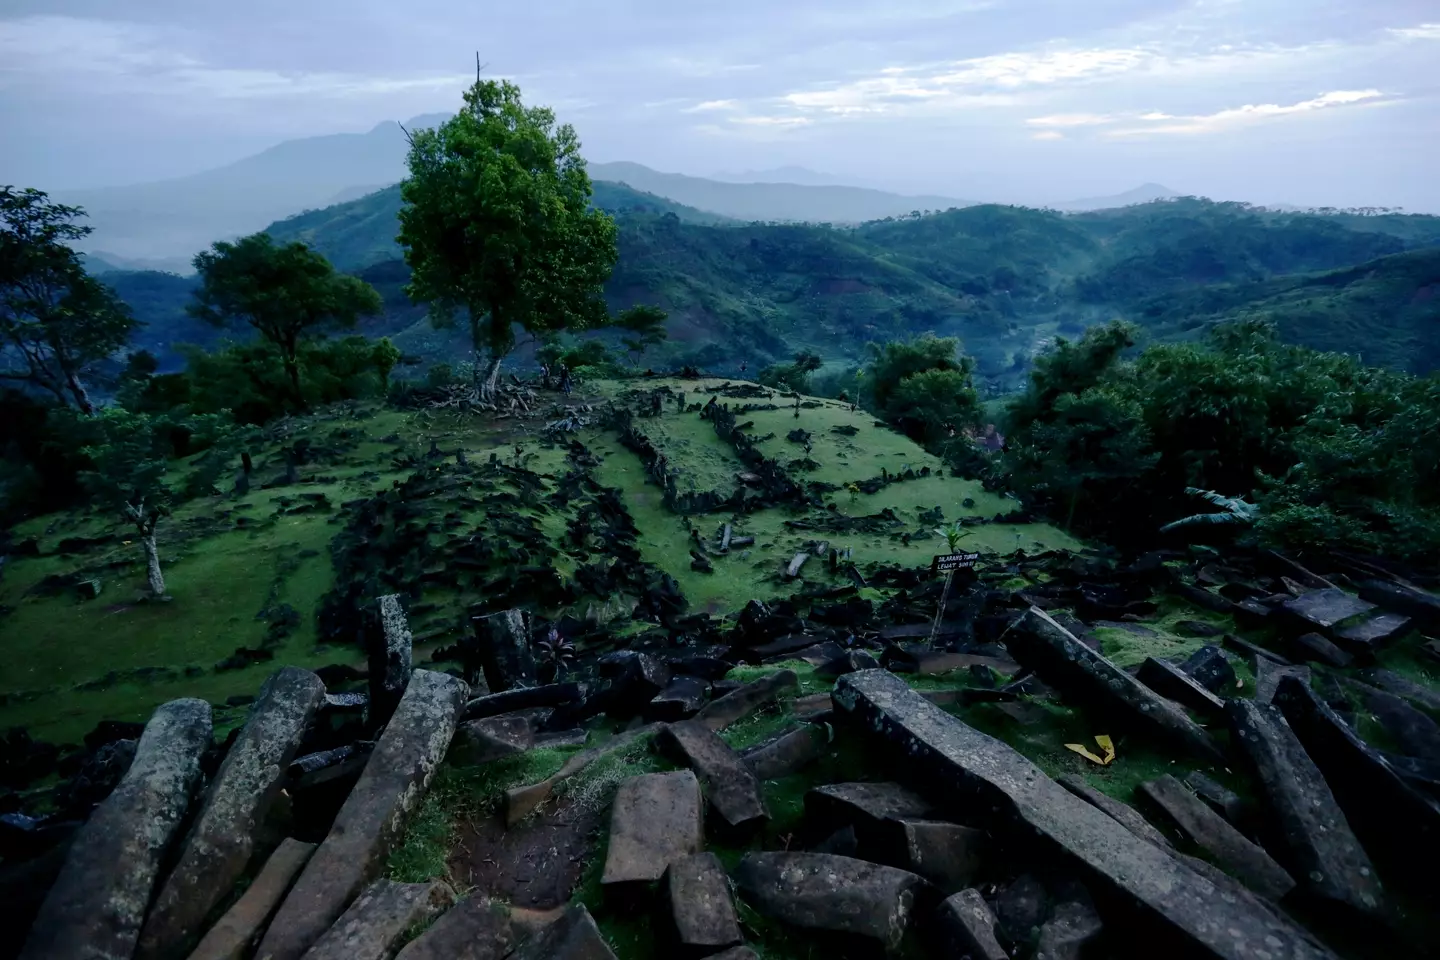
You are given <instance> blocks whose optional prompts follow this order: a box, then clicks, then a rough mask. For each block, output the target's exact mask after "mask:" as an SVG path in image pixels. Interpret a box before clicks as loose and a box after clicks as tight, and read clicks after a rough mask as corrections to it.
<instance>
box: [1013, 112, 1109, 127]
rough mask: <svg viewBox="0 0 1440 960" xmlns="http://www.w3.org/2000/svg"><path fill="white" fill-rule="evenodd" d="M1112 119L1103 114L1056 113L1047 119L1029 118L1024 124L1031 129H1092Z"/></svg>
mask: <svg viewBox="0 0 1440 960" xmlns="http://www.w3.org/2000/svg"><path fill="white" fill-rule="evenodd" d="M1114 119H1115V118H1114V117H1113V116H1110V115H1109V114H1103V113H1057V114H1054V115H1053V116H1049V117H1031V118H1030V119H1029V120H1026V121H1025V122H1026V123H1027V124H1029V125H1030V126H1032V127H1093V126H1095V125H1097V124H1102V123H1111V122H1113V121H1114Z"/></svg>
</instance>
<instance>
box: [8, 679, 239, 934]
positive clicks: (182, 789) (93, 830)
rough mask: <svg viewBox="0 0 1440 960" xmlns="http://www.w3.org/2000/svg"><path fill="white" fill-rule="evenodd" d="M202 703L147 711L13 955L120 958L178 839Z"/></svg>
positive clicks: (206, 717) (197, 751)
mask: <svg viewBox="0 0 1440 960" xmlns="http://www.w3.org/2000/svg"><path fill="white" fill-rule="evenodd" d="M210 732H211V725H210V704H208V703H206V702H205V701H204V700H172V701H170V702H169V703H166V704H163V705H162V706H161V707H160V708H159V709H157V710H156V711H155V714H154V715H153V716H152V717H151V718H150V722H149V723H147V724H145V732H144V733H143V734H141V736H140V742H139V744H138V745H137V746H136V748H135V759H134V761H132V762H131V764H130V769H129V771H128V772H127V773H126V774H125V776H124V778H123V779H122V780H121V781H120V783H119V785H118V786H116V787H115V789H114V791H113V792H112V793H111V794H110V796H109V797H107V798H106V800H105V802H104V803H102V804H100V806H99V807H97V808H96V810H95V812H94V813H93V814H92V815H91V817H90V819H89V820H88V821H86V823H85V825H84V826H83V827H81V828H80V829H79V831H78V832H77V833H76V835H75V839H74V841H73V842H72V843H71V845H70V852H69V854H68V855H67V856H66V858H65V866H64V867H62V868H61V870H60V875H59V877H57V878H56V880H55V885H54V886H52V887H51V888H50V892H49V894H47V895H46V897H45V901H44V902H43V903H42V904H41V905H40V912H39V913H38V914H37V915H36V917H35V921H34V923H33V924H32V925H31V927H30V937H29V939H28V940H27V941H26V942H25V948H24V949H23V950H22V951H21V952H20V957H21V960H111V958H114V960H122V958H123V960H128V958H129V957H131V956H132V955H133V954H134V953H135V946H136V942H137V941H138V940H139V939H140V925H141V922H142V921H143V920H144V919H145V909H146V907H148V906H149V903H150V895H151V893H152V892H153V891H154V890H155V883H156V881H157V880H158V879H159V876H158V875H159V871H160V864H161V861H162V860H163V858H164V857H165V854H166V852H167V851H168V850H169V849H170V848H171V845H172V844H173V843H174V842H175V841H176V840H177V839H178V836H177V834H178V832H179V830H180V826H181V824H182V822H183V821H184V819H185V813H186V811H187V810H188V809H189V807H190V801H191V798H192V797H193V796H194V793H195V790H196V789H197V788H198V787H199V785H200V779H201V772H200V758H201V756H202V755H203V754H204V753H205V750H206V749H207V748H208V747H209V746H210Z"/></svg>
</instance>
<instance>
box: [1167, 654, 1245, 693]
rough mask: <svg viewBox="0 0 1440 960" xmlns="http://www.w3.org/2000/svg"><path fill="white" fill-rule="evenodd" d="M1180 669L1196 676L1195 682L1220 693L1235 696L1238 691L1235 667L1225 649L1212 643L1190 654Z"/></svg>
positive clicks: (1212, 691)
mask: <svg viewBox="0 0 1440 960" xmlns="http://www.w3.org/2000/svg"><path fill="white" fill-rule="evenodd" d="M1180 669H1181V670H1184V671H1185V672H1186V673H1188V674H1189V675H1190V676H1192V677H1194V678H1195V682H1196V683H1198V684H1200V686H1202V687H1204V688H1205V689H1206V690H1209V691H1210V692H1211V693H1213V694H1216V695H1217V696H1218V695H1221V694H1224V695H1225V696H1233V695H1234V694H1235V691H1236V676H1235V668H1234V667H1232V666H1231V665H1230V658H1229V657H1227V656H1225V651H1223V650H1221V649H1220V648H1219V647H1217V646H1214V645H1212V644H1206V645H1205V646H1203V647H1201V648H1200V649H1199V650H1196V651H1195V652H1194V653H1192V654H1190V657H1189V659H1187V660H1186V661H1185V662H1184V663H1182V664H1180Z"/></svg>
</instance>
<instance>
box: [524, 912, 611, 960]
mask: <svg viewBox="0 0 1440 960" xmlns="http://www.w3.org/2000/svg"><path fill="white" fill-rule="evenodd" d="M508 960H615V954H614V952H612V951H611V949H610V948H609V947H608V946H606V944H605V938H604V937H602V936H601V935H600V928H599V927H597V926H595V921H594V919H593V918H592V917H591V916H590V911H588V910H586V909H585V905H584V904H581V903H577V904H575V905H573V906H571V907H567V908H566V909H565V912H564V913H562V914H561V915H560V917H559V918H558V919H557V920H555V921H553V922H551V923H549V924H547V925H546V926H545V927H544V928H543V929H541V930H540V931H539V932H537V933H536V934H535V935H534V936H533V937H531V938H530V939H529V940H526V941H525V942H524V943H522V944H521V945H520V948H519V949H518V950H516V951H515V952H514V953H512V954H510V956H509V958H508Z"/></svg>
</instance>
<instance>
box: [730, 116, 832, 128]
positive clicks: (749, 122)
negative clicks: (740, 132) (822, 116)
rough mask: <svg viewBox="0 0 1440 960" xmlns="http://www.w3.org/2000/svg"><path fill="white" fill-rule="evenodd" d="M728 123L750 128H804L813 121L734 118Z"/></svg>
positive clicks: (804, 119) (803, 119)
mask: <svg viewBox="0 0 1440 960" xmlns="http://www.w3.org/2000/svg"><path fill="white" fill-rule="evenodd" d="M730 122H731V123H738V124H742V125H744V126H751V127H804V126H808V125H809V124H811V123H813V122H814V121H812V120H811V119H810V118H809V117H786V116H746V117H735V118H733V119H732V120H731V121H730Z"/></svg>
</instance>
